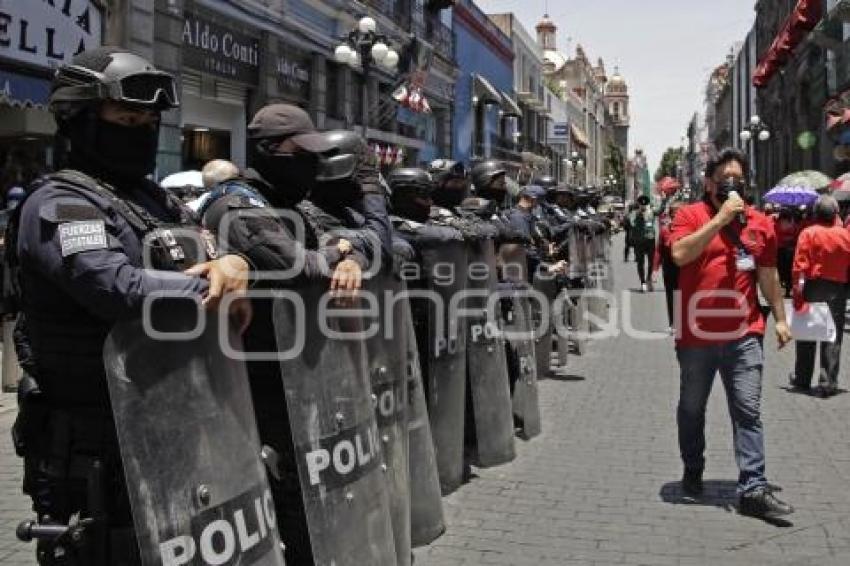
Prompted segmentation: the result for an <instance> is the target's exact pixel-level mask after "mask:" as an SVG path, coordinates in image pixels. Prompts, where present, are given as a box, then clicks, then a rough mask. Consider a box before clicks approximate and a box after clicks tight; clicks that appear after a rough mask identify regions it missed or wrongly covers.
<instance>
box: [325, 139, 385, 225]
mask: <svg viewBox="0 0 850 566" xmlns="http://www.w3.org/2000/svg"><path fill="white" fill-rule="evenodd" d="M321 136H322V137H323V138H324V143H325V144H326V145H327V146H328V147H329V149H327V150H326V151H323V152H322V153H321V154H320V155H319V170H318V173H317V174H316V185H315V186H314V187H313V191H312V193H311V194H310V200H312V201H313V202H315V203H316V204H318V205H320V206H322V207H323V208H325V209H333V208H338V207H345V206H351V205H353V204H354V203H355V202H356V201H358V200H360V199H361V198H362V196H363V193H375V194H381V195H383V194H385V191H384V187H383V185H382V183H381V178H380V173H379V171H378V167H377V166H376V164H375V163H374V157H373V156H372V154H371V152H370V151H369V146H368V144H367V143H366V140H364V139H363V138H362V137H361V136H360V135H359V134H357V133H355V132H352V131H349V130H331V131H328V132H323V133H322V134H321Z"/></svg>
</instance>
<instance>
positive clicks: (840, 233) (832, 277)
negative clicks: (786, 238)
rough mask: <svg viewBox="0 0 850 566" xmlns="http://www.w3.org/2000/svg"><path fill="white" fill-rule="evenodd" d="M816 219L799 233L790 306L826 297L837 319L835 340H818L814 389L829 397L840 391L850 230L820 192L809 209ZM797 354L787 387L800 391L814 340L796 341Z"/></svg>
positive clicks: (806, 381) (808, 374) (806, 385)
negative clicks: (839, 380) (816, 381)
mask: <svg viewBox="0 0 850 566" xmlns="http://www.w3.org/2000/svg"><path fill="white" fill-rule="evenodd" d="M813 219H814V222H815V224H814V225H812V226H809V227H808V228H806V229H805V230H803V231H802V232H801V233H800V237H799V240H798V242H797V251H796V253H795V254H794V266H793V271H792V280H793V297H794V308H795V309H797V310H801V309H803V308H805V303H807V302H825V303H826V304H827V305H828V306H829V311H830V313H831V314H832V319H833V321H834V322H835V328H836V330H837V332H836V338H835V342H821V345H820V377H819V380H818V381H819V387H818V389H817V391H816V393H817V394H818V396H820V397H830V396H832V395H835V394H836V392H837V391H838V368H839V363H840V360H841V341H842V336H843V335H844V316H845V308H846V306H847V281H848V270H850V232H848V230H847V228H845V227H844V226H843V225H842V224H841V222H840V219H839V217H838V202H836V200H835V199H834V198H832V197H831V196H822V197H820V198H819V199H818V201H817V202H816V203H815V207H814V211H813ZM796 345H797V359H796V362H795V364H794V371H793V373H791V386H792V388H794V389H795V390H798V391H808V390H809V389H810V387H811V381H812V373H813V372H814V366H815V350H816V349H817V343H816V342H809V341H798V342H797V344H796Z"/></svg>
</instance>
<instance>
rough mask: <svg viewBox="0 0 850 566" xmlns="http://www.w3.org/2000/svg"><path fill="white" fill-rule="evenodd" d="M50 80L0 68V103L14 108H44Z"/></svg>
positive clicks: (48, 95) (48, 96)
mask: <svg viewBox="0 0 850 566" xmlns="http://www.w3.org/2000/svg"><path fill="white" fill-rule="evenodd" d="M48 98H50V81H49V80H47V79H41V78H38V77H30V76H28V75H21V74H18V73H12V72H9V71H2V70H0V104H2V105H6V106H14V107H16V108H46V107H47V100H48Z"/></svg>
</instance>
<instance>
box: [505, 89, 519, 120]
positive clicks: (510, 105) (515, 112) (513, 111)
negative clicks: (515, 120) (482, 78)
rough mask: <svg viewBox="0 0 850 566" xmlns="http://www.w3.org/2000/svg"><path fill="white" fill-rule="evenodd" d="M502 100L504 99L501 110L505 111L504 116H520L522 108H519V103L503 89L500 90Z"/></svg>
mask: <svg viewBox="0 0 850 566" xmlns="http://www.w3.org/2000/svg"><path fill="white" fill-rule="evenodd" d="M502 100H503V101H504V105H503V106H502V110H504V111H505V116H522V110H521V109H520V107H519V104H517V103H516V101H515V100H514V99H513V98H511V97H510V95H509V94H507V93H506V92H505V91H502Z"/></svg>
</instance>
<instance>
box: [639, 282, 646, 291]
mask: <svg viewBox="0 0 850 566" xmlns="http://www.w3.org/2000/svg"><path fill="white" fill-rule="evenodd" d="M640 292H641V293H646V283H641V284H640Z"/></svg>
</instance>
